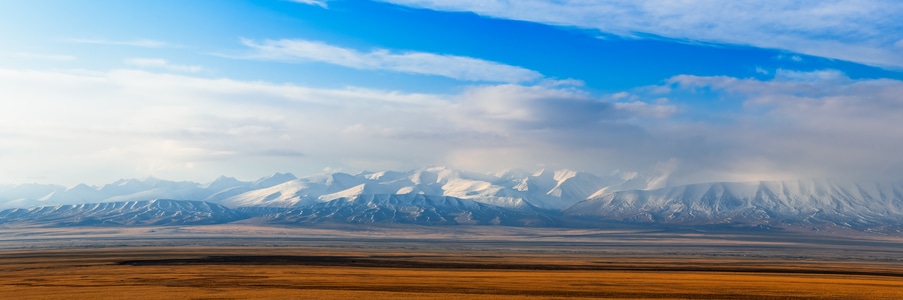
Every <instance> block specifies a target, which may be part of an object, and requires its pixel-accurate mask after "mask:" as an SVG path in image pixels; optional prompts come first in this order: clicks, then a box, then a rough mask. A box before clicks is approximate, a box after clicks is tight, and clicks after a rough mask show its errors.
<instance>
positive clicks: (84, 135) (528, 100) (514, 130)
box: [0, 69, 653, 184]
mask: <svg viewBox="0 0 903 300" xmlns="http://www.w3.org/2000/svg"><path fill="white" fill-rule="evenodd" d="M0 90H3V91H4V101H0V144H2V145H6V146H7V147H5V148H4V149H2V150H4V155H2V156H0V165H3V166H4V168H3V169H2V170H0V182H19V181H20V180H23V179H27V178H37V177H39V176H43V178H47V180H42V181H50V182H59V183H64V184H71V183H76V182H81V181H89V183H91V182H93V183H103V182H109V181H113V180H115V179H118V178H121V177H143V176H148V175H153V176H157V177H161V178H172V179H184V180H198V181H205V180H210V179H211V178H215V177H216V176H218V175H221V174H229V175H234V176H239V177H243V178H247V179H252V178H255V177H259V176H263V175H266V174H268V173H272V172H273V171H274V170H287V171H293V172H300V173H304V172H316V171H318V170H320V169H322V168H324V167H328V166H333V167H344V168H348V169H409V168H417V167H422V166H425V165H450V166H457V167H468V168H471V167H473V166H478V165H481V164H482V165H483V167H482V168H477V170H487V169H489V168H493V169H494V168H495V167H516V166H533V165H535V164H536V163H549V164H558V165H562V166H580V167H582V168H586V169H589V168H590V167H591V166H597V167H599V166H602V165H603V164H605V163H606V162H607V161H609V160H607V159H606V158H605V157H599V155H600V151H598V148H594V147H596V146H595V144H597V143H596V142H593V140H595V139H597V138H604V139H619V140H622V142H621V143H625V144H629V143H630V142H629V141H628V140H627V139H628V138H629V137H630V135H631V134H632V131H631V130H636V129H635V128H634V129H631V128H633V127H631V125H629V124H627V123H629V122H632V121H631V120H633V119H636V118H643V116H642V115H637V114H635V113H633V112H631V111H627V110H620V109H618V108H616V107H614V106H613V105H612V104H611V103H606V102H605V101H603V100H600V99H597V98H594V97H592V96H590V95H588V94H585V93H583V92H580V91H579V90H575V89H574V88H573V87H571V86H564V87H550V86H542V85H538V86H522V85H516V84H502V85H485V86H473V87H470V88H468V89H467V90H466V91H464V92H462V93H460V94H454V95H436V94H416V93H401V92H395V91H381V90H369V89H361V88H346V89H318V88H310V87H303V86H297V85H291V84H273V83H266V82H249V81H238V80H230V79H208V78H201V77H195V76H191V75H174V74H165V73H152V72H146V71H140V70H112V71H107V72H83V71H78V72H67V71H29V70H10V69H0ZM650 105H653V104H650ZM615 123H623V124H620V125H611V124H615ZM625 130H626V131H625ZM587 141H590V142H589V143H588V145H586V146H580V145H578V146H576V148H578V149H574V148H575V147H574V146H573V144H574V143H577V144H584V143H587ZM505 149H507V150H505ZM499 153H508V154H511V155H510V156H506V157H504V158H501V157H496V156H495V154H499ZM471 154H472V155H473V156H467V155H471ZM465 157H470V158H469V159H467V160H465V159H464V158H465ZM587 161H592V163H586V162H587ZM189 166H191V167H189ZM601 170H604V171H605V172H607V171H609V169H607V168H606V169H601ZM487 171H488V170H487Z"/></svg>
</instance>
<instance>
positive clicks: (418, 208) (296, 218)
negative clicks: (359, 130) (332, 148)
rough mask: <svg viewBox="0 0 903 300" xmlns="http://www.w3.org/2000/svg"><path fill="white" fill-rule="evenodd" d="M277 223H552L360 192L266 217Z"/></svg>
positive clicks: (490, 209) (490, 208) (438, 199)
mask: <svg viewBox="0 0 903 300" xmlns="http://www.w3.org/2000/svg"><path fill="white" fill-rule="evenodd" d="M266 222H267V223H277V224H317V223H341V224H396V223H398V224H419V225H457V224H465V225H508V226H548V225H551V224H553V223H554V221H553V220H552V219H551V218H549V217H548V216H546V215H544V214H542V213H537V212H527V211H523V210H513V209H507V208H504V207H499V206H494V205H489V204H485V203H480V202H476V201H471V200H466V199H459V198H454V197H447V196H429V195H418V194H406V195H398V194H391V195H360V196H357V197H354V198H340V199H335V200H332V201H328V202H322V203H317V204H313V205H309V206H305V207H299V208H294V209H291V210H288V211H285V212H283V213H279V214H275V215H272V216H270V217H268V218H266Z"/></svg>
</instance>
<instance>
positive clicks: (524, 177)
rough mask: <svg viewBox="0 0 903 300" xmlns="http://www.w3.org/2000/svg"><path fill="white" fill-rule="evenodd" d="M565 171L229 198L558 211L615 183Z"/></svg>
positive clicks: (407, 176)
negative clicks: (412, 200)
mask: <svg viewBox="0 0 903 300" xmlns="http://www.w3.org/2000/svg"><path fill="white" fill-rule="evenodd" d="M620 182H621V180H620V179H618V178H614V177H611V178H602V177H597V176H595V175H592V174H589V173H583V172H574V171H569V170H559V171H540V172H537V173H535V174H530V173H527V172H523V171H506V172H501V173H497V174H477V173H470V172H464V171H459V170H453V169H448V168H444V167H430V168H423V169H417V170H411V171H407V172H392V171H387V172H376V173H374V172H363V173H360V174H356V175H350V174H345V173H333V174H326V175H318V176H311V177H305V178H299V179H295V180H292V181H289V182H285V183H283V184H280V185H276V186H273V187H271V188H266V189H260V190H253V191H248V192H246V193H243V194H239V195H235V196H232V197H228V198H226V199H223V200H222V203H224V204H226V205H229V206H232V207H240V206H269V207H292V206H303V205H309V204H314V203H318V202H325V201H331V200H335V199H339V198H353V197H356V196H360V195H374V194H422V195H435V196H450V197H456V198H461V199H469V200H473V201H477V202H482V203H487V204H492V205H496V206H502V207H509V208H520V209H530V208H532V207H539V208H545V209H561V208H564V207H567V206H570V205H572V204H574V203H577V202H579V201H582V200H585V199H587V197H588V196H590V195H592V194H594V193H596V192H597V191H599V190H600V189H602V188H604V187H606V186H608V185H610V184H616V183H620Z"/></svg>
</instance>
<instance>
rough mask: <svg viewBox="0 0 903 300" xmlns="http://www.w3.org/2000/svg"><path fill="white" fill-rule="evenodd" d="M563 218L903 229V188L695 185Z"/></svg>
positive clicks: (587, 204)
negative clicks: (579, 217)
mask: <svg viewBox="0 0 903 300" xmlns="http://www.w3.org/2000/svg"><path fill="white" fill-rule="evenodd" d="M565 213H566V214H570V215H589V216H600V217H604V218H608V219H618V220H631V221H638V222H656V223H683V224H701V223H705V224H718V223H746V224H753V225H756V224H768V225H776V224H781V223H800V224H833V225H837V226H842V227H850V228H856V229H862V228H867V227H870V226H880V225H900V224H903V185H901V184H890V183H884V184H882V183H855V182H840V181H830V180H797V181H771V182H751V183H707V184H694V185H686V186H677V187H670V188H663V189H657V190H646V191H621V192H616V193H612V194H609V195H606V196H602V197H599V198H594V199H591V200H587V201H583V202H580V203H577V204H575V205H574V206H572V207H570V208H568V209H566V210H565Z"/></svg>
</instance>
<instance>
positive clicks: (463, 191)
mask: <svg viewBox="0 0 903 300" xmlns="http://www.w3.org/2000/svg"><path fill="white" fill-rule="evenodd" d="M156 199H160V200H156ZM164 199H184V200H164ZM0 208H7V209H6V210H2V211H0V225H4V224H5V225H6V226H12V225H16V224H18V225H22V224H26V225H29V226H73V225H91V226H122V225H130V226H142V225H199V224H217V223H229V222H236V221H240V222H256V223H265V224H282V225H285V224H295V225H316V224H325V223H331V224H391V223H402V224H419V225H455V224H467V225H507V226H597V225H592V224H598V223H594V222H595V221H600V220H601V221H606V222H619V223H631V224H652V225H664V226H698V225H706V226H710V225H731V226H741V227H749V228H782V227H786V226H803V227H806V228H812V229H814V230H818V229H819V228H824V227H841V228H849V229H855V230H865V231H876V232H885V233H896V234H900V233H903V231H901V229H903V225H901V224H903V184H900V183H875V182H849V181H833V180H792V181H763V182H739V183H728V182H716V183H702V184H693V185H679V186H669V185H668V180H667V176H640V175H636V174H627V175H624V174H621V175H619V176H614V175H611V176H597V175H593V174H590V173H585V172H575V171H571V170H557V171H549V170H541V171H538V172H532V173H531V172H525V171H520V170H509V171H505V172H499V173H493V174H480V173H472V172H465V171H460V170H454V169H449V168H443V167H431V168H423V169H417V170H411V171H405V172H395V171H385V172H361V173H357V174H347V173H330V174H321V175H315V176H309V177H303V178H298V177H296V176H294V175H292V174H283V173H276V174H274V175H272V176H268V177H264V178H261V179H259V180H257V181H254V182H246V181H240V180H237V179H235V178H230V177H220V178H217V179H216V180H214V181H213V182H210V183H206V184H200V183H194V182H176V181H167V180H161V179H156V178H147V179H144V180H136V179H127V180H125V179H124V180H119V181H116V182H113V183H110V184H106V185H103V186H99V187H94V186H88V185H84V184H79V185H76V186H73V187H70V188H65V187H63V186H59V185H49V184H22V185H0ZM42 224H43V225H42Z"/></svg>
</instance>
